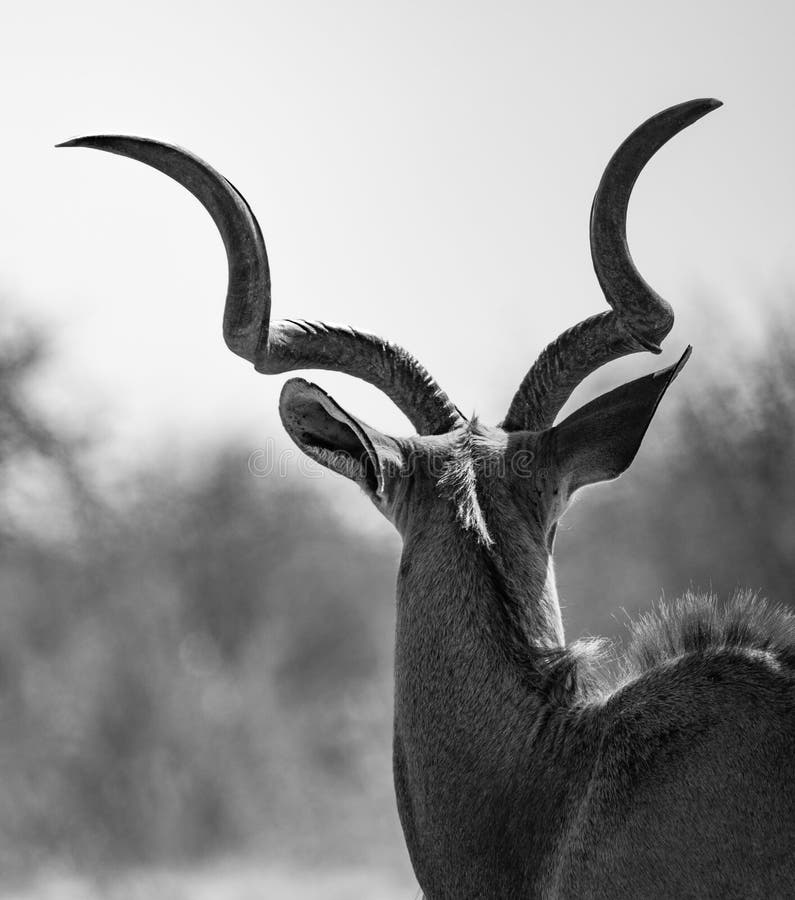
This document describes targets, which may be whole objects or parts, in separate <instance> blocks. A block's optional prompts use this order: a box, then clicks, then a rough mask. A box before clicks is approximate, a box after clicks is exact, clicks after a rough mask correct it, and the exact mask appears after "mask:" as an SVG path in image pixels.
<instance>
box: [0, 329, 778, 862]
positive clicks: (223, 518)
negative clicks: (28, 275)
mask: <svg viewBox="0 0 795 900" xmlns="http://www.w3.org/2000/svg"><path fill="white" fill-rule="evenodd" d="M794 344H795V332H794V331H793V329H792V328H791V327H790V326H789V325H787V324H786V323H783V322H775V323H773V324H772V325H771V327H770V329H769V335H768V338H767V340H766V341H764V342H763V344H762V345H761V346H764V352H762V351H761V350H760V351H759V352H758V353H756V354H753V353H752V354H750V356H749V358H747V359H745V360H742V361H741V362H740V363H739V364H738V366H737V368H736V371H735V375H734V380H732V379H731V378H729V379H727V378H725V377H724V378H721V379H720V380H718V379H716V380H714V381H712V382H711V383H709V384H701V385H699V386H698V390H697V391H696V392H690V393H689V394H688V393H687V392H686V391H678V390H673V391H672V392H671V395H670V397H669V398H667V400H666V404H670V405H671V407H670V412H669V413H667V418H666V423H667V424H666V427H665V428H658V429H657V430H653V431H652V433H650V435H649V437H648V439H647V443H646V445H645V446H644V449H643V452H642V453H641V456H640V458H639V459H638V461H637V462H636V465H635V466H634V467H633V470H632V475H631V476H629V477H626V478H625V479H622V480H621V481H620V482H618V483H617V484H615V485H613V486H611V487H610V488H601V489H593V490H590V491H587V492H584V495H583V497H582V498H581V500H580V502H579V503H577V504H576V505H575V507H574V509H573V510H572V511H571V513H570V514H569V515H568V517H567V519H566V521H565V526H564V527H563V529H562V530H561V533H560V537H559V539H558V548H557V554H558V559H559V561H560V562H559V584H560V589H561V593H562V595H563V597H564V599H565V601H566V608H565V617H566V620H567V624H568V632H569V635H570V636H571V637H574V636H577V635H579V634H582V633H608V634H612V635H616V636H618V635H620V633H621V631H622V630H623V627H622V623H623V619H624V617H625V612H624V611H626V613H629V614H632V613H633V612H634V611H636V610H637V609H639V608H645V607H647V606H648V605H649V604H650V602H652V601H653V600H654V599H655V598H657V597H658V596H659V595H660V592H661V591H663V592H664V593H665V594H667V595H669V596H674V595H676V594H678V593H680V592H682V591H683V590H684V589H686V588H688V587H689V586H691V584H695V585H696V586H698V587H702V588H713V589H714V590H715V591H716V592H718V593H719V594H721V595H723V596H727V595H728V594H730V593H731V591H732V590H733V589H734V588H735V586H737V585H750V586H752V587H754V588H757V589H759V590H760V591H761V592H762V593H764V594H766V595H768V596H770V597H771V598H775V599H776V600H778V601H780V602H785V603H789V602H790V586H791V582H792V576H793V563H792V561H791V560H792V552H791V548H792V544H793V537H794V536H795V518H793V517H795V496H793V494H794V493H795V487H794V485H795V481H793V477H792V474H793V473H792V465H793V460H792V452H791V448H792V445H793V435H794V433H795V403H793V400H794V399H795V397H793V394H794V393H795V354H793V352H792V347H793V345H794ZM43 355H44V353H43V344H42V342H41V341H40V340H39V339H37V338H35V337H33V336H31V335H30V334H28V333H25V332H24V331H16V332H11V333H9V334H6V335H5V337H4V339H3V341H2V343H0V621H2V627H0V717H1V721H2V737H1V738H0V872H2V874H3V876H4V877H5V878H6V879H9V878H14V877H17V876H26V875H29V874H31V873H35V872H36V871H39V870H41V869H42V868H43V867H46V866H48V865H51V864H52V863H53V862H57V863H60V864H63V865H66V866H69V867H74V868H76V869H78V870H85V871H89V872H101V871H106V870H109V869H117V868H118V867H120V866H122V867H124V866H138V865H156V864H175V863H176V864H180V863H186V864H187V863H190V862H191V861H193V860H205V859H207V858H211V857H214V856H216V855H218V856H221V855H225V854H233V855H235V856H240V855H245V854H252V855H257V856H260V855H262V856H266V857H268V858H270V859H287V858H289V859H293V860H296V861H300V862H301V863H304V864H306V863H316V864H319V865H322V864H324V863H326V862H328V861H330V860H333V861H335V863H340V862H343V863H344V862H345V861H350V862H352V863H362V862H365V861H366V862H367V863H368V864H373V863H374V862H376V863H378V864H379V865H383V866H396V867H397V868H398V869H401V870H403V871H405V867H406V860H405V856H404V850H403V844H402V839H401V837H400V833H399V827H398V824H397V817H396V813H395V811H394V802H393V798H392V785H391V767H390V737H391V691H392V687H391V658H392V649H391V648H392V634H393V614H394V613H393V585H394V579H395V574H396V569H397V558H398V552H399V547H398V543H397V540H396V539H395V540H386V539H384V538H383V537H368V536H367V534H366V533H364V534H363V533H362V532H359V531H357V532H356V533H355V534H353V533H352V532H351V529H350V526H348V525H346V524H345V521H344V520H343V519H341V518H340V517H339V516H338V515H337V514H336V513H335V511H334V510H333V509H330V508H327V507H326V506H325V505H324V503H323V501H322V500H321V495H320V492H318V491H316V490H314V488H315V487H316V485H313V484H312V482H311V480H310V481H309V482H308V483H307V482H306V481H303V482H302V481H300V480H298V479H281V478H255V477H253V476H252V474H251V473H250V471H249V469H248V467H247V453H248V450H247V448H240V447H233V448H230V449H227V450H221V451H218V452H214V453H213V454H208V453H205V454H204V455H205V458H207V460H208V461H207V463H206V464H205V465H204V466H203V467H202V468H201V469H200V470H198V471H197V470H195V468H194V469H193V471H192V473H191V474H190V476H186V475H184V474H182V473H181V471H180V467H179V465H177V463H176V462H175V461H174V460H167V459H165V458H164V459H158V460H155V461H154V462H153V463H152V464H151V465H149V466H148V467H146V468H145V469H143V470H139V471H137V472H129V473H127V474H126V475H125V477H124V479H123V481H122V483H120V484H117V485H116V486H115V488H114V490H113V492H112V495H111V493H110V492H109V491H108V490H107V488H106V487H103V486H102V484H101V483H100V482H99V480H98V479H96V478H95V477H93V476H92V475H91V474H90V472H91V467H90V465H89V462H88V461H89V459H90V458H91V454H92V453H94V452H95V451H96V448H95V447H92V446H91V444H90V443H89V442H88V441H87V440H86V439H85V436H84V435H80V434H74V433H65V431H64V429H63V428H59V427H57V426H56V425H55V424H53V423H52V422H50V421H48V420H47V418H46V417H45V416H44V415H43V414H42V413H41V412H37V411H36V409H35V404H34V403H33V402H32V401H31V398H30V394H29V382H30V378H31V377H32V376H34V375H35V373H36V371H37V369H38V367H39V366H40V365H41V362H42V359H43ZM373 515H374V516H375V513H373ZM379 534H380V532H379Z"/></svg>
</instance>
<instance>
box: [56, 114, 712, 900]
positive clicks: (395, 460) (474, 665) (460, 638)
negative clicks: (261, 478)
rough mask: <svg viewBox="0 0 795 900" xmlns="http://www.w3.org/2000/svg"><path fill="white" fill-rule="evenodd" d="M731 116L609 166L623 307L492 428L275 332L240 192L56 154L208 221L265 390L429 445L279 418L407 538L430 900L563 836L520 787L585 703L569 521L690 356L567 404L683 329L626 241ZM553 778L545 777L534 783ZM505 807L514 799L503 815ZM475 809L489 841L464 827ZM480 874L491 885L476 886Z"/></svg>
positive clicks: (624, 453) (609, 256) (334, 350)
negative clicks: (570, 629) (344, 403)
mask: <svg viewBox="0 0 795 900" xmlns="http://www.w3.org/2000/svg"><path fill="white" fill-rule="evenodd" d="M718 106H720V103H719V102H718V101H716V100H709V99H702V100H693V101H690V102H688V103H682V104H680V105H678V106H674V107H671V108H670V109H667V110H665V111H664V112H661V113H659V114H658V115H656V116H654V117H653V118H651V119H649V120H648V121H647V122H645V123H644V124H643V125H641V126H640V127H639V128H638V129H637V130H636V131H634V132H633V133H632V134H631V135H630V136H629V138H627V140H626V141H624V143H623V144H622V145H621V146H620V147H619V149H618V150H617V152H616V153H615V155H614V156H613V157H612V159H611V160H610V162H609V163H608V165H607V168H606V170H605V172H604V175H603V177H602V180H601V183H600V184H599V187H598V190H597V192H596V196H595V199H594V202H593V208H592V212H591V226H590V241H591V255H592V259H593V265H594V268H595V270H596V275H597V278H598V281H599V284H600V286H601V288H602V291H603V293H604V296H605V298H606V300H607V302H608V304H609V306H610V307H611V309H610V310H609V311H605V312H602V313H599V314H597V315H594V316H592V317H591V318H588V319H585V320H584V321H582V322H580V323H579V324H576V325H574V326H573V327H572V328H569V329H568V330H567V331H565V332H564V333H563V334H561V335H560V336H559V337H558V338H557V339H556V340H554V341H553V342H552V343H551V344H549V346H547V347H546V349H545V350H543V351H542V353H541V354H540V355H539V357H538V359H537V360H536V361H535V362H534V363H533V365H532V366H531V367H530V369H529V371H528V372H527V374H526V375H525V377H524V379H523V380H522V382H521V384H520V385H519V388H518V390H517V391H516V394H515V396H514V397H513V400H512V401H511V403H510V406H509V407H508V411H507V414H506V416H505V418H504V420H503V421H502V423H501V424H500V425H497V426H487V425H485V424H483V423H481V422H479V421H477V420H476V419H473V420H469V421H468V420H467V418H466V417H465V416H464V415H463V414H462V413H461V411H460V409H459V408H458V407H457V406H456V405H455V404H454V403H453V402H452V401H451V400H450V398H449V397H448V395H447V394H446V393H445V392H444V391H443V390H442V389H441V387H440V386H439V385H438V384H437V382H436V381H435V380H434V379H433V378H432V377H431V376H430V374H429V373H428V372H427V371H426V369H425V368H423V366H422V365H420V363H419V362H418V361H417V360H416V359H415V358H414V357H413V356H412V355H411V354H409V353H408V352H407V351H406V350H404V349H402V348H401V347H398V346H396V345H395V344H392V343H390V342H388V341H385V340H382V339H381V338H378V337H375V336H374V335H372V334H367V333H365V332H361V331H357V330H355V329H353V328H350V327H341V326H337V325H329V324H325V323H322V322H306V321H302V320H296V319H281V320H279V321H275V322H271V320H270V277H269V270H268V260H267V256H266V252H265V244H264V241H263V237H262V233H261V231H260V228H259V225H258V224H257V220H256V219H255V217H254V214H253V213H252V211H251V209H250V207H249V206H248V204H247V203H246V201H245V200H244V199H243V197H242V196H241V194H240V193H239V192H238V191H237V190H236V189H235V187H234V186H233V185H232V184H231V183H230V182H229V181H227V180H226V179H225V178H224V177H223V176H222V175H220V174H219V173H218V172H216V171H214V170H213V169H212V168H211V167H210V166H209V165H207V164H206V163H204V162H203V161H202V160H200V159H199V158H197V157H196V156H193V155H192V154H191V153H188V152H186V151H184V150H181V149H179V148H177V147H173V146H169V145H167V144H162V143H159V142H156V141H152V140H146V139H143V138H135V137H122V136H94V137H83V138H78V139H75V140H71V141H68V142H67V143H66V144H63V145H61V146H73V147H74V146H79V147H93V148H95V149H100V150H106V151H109V152H111V153H116V154H120V155H122V156H128V157H131V158H133V159H137V160H139V161H141V162H144V163H146V164H147V165H150V166H152V167H154V168H156V169H159V170H160V171H161V172H164V173H165V174H166V175H169V176H170V177H171V178H173V179H175V180H176V181H178V182H179V183H180V184H182V185H183V186H184V187H186V188H187V189H188V190H189V191H190V192H191V193H192V194H193V195H194V196H195V197H196V198H197V199H198V200H199V201H200V202H201V203H202V204H203V205H204V207H205V208H206V209H207V210H208V212H209V213H210V215H211V216H212V217H213V219H214V221H215V223H216V225H217V227H218V229H219V231H220V232H221V236H222V238H223V241H224V245H225V247H226V253H227V257H228V263H229V283H228V292H227V297H226V309H225V313H224V325H223V328H224V337H225V340H226V343H227V345H228V347H229V348H230V349H231V350H232V351H233V352H234V353H236V354H238V355H239V356H242V357H243V358H244V359H246V360H248V361H249V362H251V363H253V365H254V367H255V369H256V370H257V371H258V372H262V373H265V374H278V373H282V372H290V371H294V370H297V369H328V370H333V371H338V372H345V373H347V374H349V375H354V376H356V377H357V378H361V379H364V380H365V381H367V382H369V383H370V384H372V385H374V386H375V387H377V388H379V389H380V390H381V391H383V392H384V393H385V394H386V395H387V396H388V397H390V398H391V399H392V400H393V401H394V403H395V404H397V406H398V407H399V408H400V410H401V411H402V412H403V413H404V414H405V415H406V416H407V417H408V419H409V420H410V422H411V423H412V425H413V426H414V429H415V430H416V434H415V435H412V436H410V437H394V436H391V435H386V434H383V433H382V432H380V431H378V430H377V429H375V428H373V427H371V426H370V425H367V424H366V423H364V422H362V421H361V420H360V419H358V418H356V417H355V416H353V415H352V414H350V413H349V412H347V411H346V410H344V409H343V408H342V407H341V406H340V405H339V404H338V403H337V402H336V401H335V400H334V399H333V398H332V397H330V396H329V395H328V394H327V393H326V392H325V391H324V390H323V389H322V388H320V387H318V386H317V385H315V384H312V383H310V382H308V381H305V380H304V379H302V378H293V379H290V380H289V381H287V383H286V384H285V385H284V388H283V390H282V394H281V399H280V407H279V408H280V413H281V418H282V422H283V423H284V426H285V428H286V429H287V432H288V433H289V435H290V437H291V438H292V440H293V441H294V442H295V443H296V444H297V445H298V447H299V448H300V449H301V450H302V451H303V452H304V453H306V454H307V455H308V456H310V457H311V458H312V459H314V460H316V461H317V462H318V463H320V464H321V465H323V466H326V467H327V468H329V469H331V470H333V471H334V472H337V473H339V474H342V475H344V476H346V477H347V478H349V479H352V480H353V481H355V482H356V483H357V484H358V485H360V487H361V488H362V489H363V490H364V491H365V493H366V494H367V495H368V497H369V498H370V499H371V500H372V502H373V503H374V504H375V506H376V507H377V509H378V510H379V511H380V512H381V513H382V514H383V515H385V516H386V517H387V518H388V519H390V520H391V521H392V522H393V523H394V525H395V526H396V528H397V529H398V531H399V532H400V534H401V535H402V538H403V542H404V549H403V556H402V562H401V567H400V576H399V583H398V611H397V615H398V626H397V649H396V685H397V687H396V701H395V704H396V705H395V747H394V758H395V781H396V788H397V794H398V806H399V809H400V814H401V820H402V823H403V828H404V832H405V834H406V838H407V842H408V845H409V850H410V853H411V856H412V860H413V863H414V866H415V870H416V872H417V874H418V877H419V879H420V882H421V884H422V885H423V888H424V889H425V890H426V892H428V893H429V894H431V895H437V894H438V895H439V896H457V897H463V896H470V895H472V896H486V893H482V892H481V893H478V892H477V890H476V889H474V888H472V885H474V884H476V883H477V884H486V883H487V884H488V885H489V889H488V891H487V893H488V895H489V896H502V895H503V893H504V894H505V895H506V896H509V895H510V896H514V894H513V893H511V891H512V890H514V889H515V888H516V886H517V885H519V884H526V883H527V881H526V879H525V880H522V879H521V878H520V877H519V876H517V878H518V880H508V879H510V878H512V877H513V876H512V875H510V874H509V873H510V870H511V866H510V865H508V864H507V863H506V862H505V860H504V854H503V856H502V857H500V853H499V852H498V848H499V847H503V848H504V846H505V842H506V834H508V833H509V832H511V831H512V830H513V829H514V828H516V829H519V828H521V834H522V841H523V845H524V846H526V847H527V848H528V857H532V856H533V855H534V854H535V855H536V856H537V855H538V854H539V853H541V852H542V850H543V845H544V842H545V841H546V840H548V833H550V832H554V828H552V826H551V825H550V821H552V820H554V811H552V810H548V814H547V815H546V816H545V817H542V818H544V830H542V829H540V828H539V827H538V825H537V824H534V823H536V822H537V819H538V815H537V814H538V812H539V809H540V808H545V807H544V804H550V803H553V799H552V798H555V797H558V794H559V791H558V793H556V789H553V787H549V789H548V790H547V791H546V793H543V796H542V795H541V794H539V793H538V792H537V791H536V792H535V793H533V789H532V787H531V786H528V785H527V782H529V781H533V778H528V777H527V773H528V772H529V771H531V769H532V766H533V763H532V762H530V761H528V758H527V754H528V752H529V751H528V747H529V743H532V742H528V740H527V738H526V735H527V729H528V727H529V726H528V723H530V722H532V721H533V715H535V714H536V713H537V711H538V709H539V703H541V702H542V700H541V699H539V698H540V696H541V694H540V693H539V692H541V693H543V696H544V697H545V698H548V697H549V696H555V697H556V698H557V699H556V700H555V703H557V704H558V706H560V707H566V706H567V705H571V704H573V703H575V700H576V690H577V688H576V685H573V684H572V679H571V678H570V677H569V676H571V674H572V672H573V671H574V669H573V668H572V667H571V666H569V667H568V670H567V671H568V675H567V676H566V677H564V676H563V675H561V674H560V671H561V670H560V668H559V664H560V663H561V661H565V660H571V658H572V656H571V654H568V655H567V654H566V653H565V648H564V638H563V629H562V626H561V619H560V612H559V605H558V601H557V595H556V591H555V585H554V578H553V574H552V568H551V564H550V559H551V553H552V546H553V540H554V535H555V528H556V524H557V522H558V520H559V518H560V516H561V515H562V514H563V512H564V511H565V509H566V506H567V504H568V502H569V500H570V498H571V497H572V495H573V494H574V493H575V492H576V491H577V490H578V489H579V488H581V487H584V486H585V485H589V484H593V483H596V482H600V481H605V480H609V479H613V478H616V477H617V476H619V475H621V473H622V472H624V471H625V470H626V469H627V467H628V466H629V465H630V463H631V462H632V460H633V458H634V457H635V454H636V453H637V450H638V448H639V445H640V443H641V440H642V439H643V436H644V434H645V432H646V430H647V428H648V427H649V424H650V422H651V419H652V417H653V415H654V412H655V410H656V408H657V405H658V404H659V402H660V400H661V398H662V396H663V394H664V393H665V391H666V389H667V388H668V386H669V385H670V384H671V382H672V381H673V379H674V378H675V377H676V375H677V374H678V373H679V371H680V370H681V368H682V366H683V365H684V363H685V361H686V360H687V357H688V355H689V352H690V351H689V348H688V350H687V351H685V353H684V355H683V356H682V357H681V359H680V360H679V361H678V362H677V363H675V364H674V365H671V366H668V367H667V368H664V369H662V370H661V371H658V372H656V373H654V374H650V375H646V376H645V377H642V378H639V379H637V380H635V381H631V382H629V383H627V384H624V385H623V386H621V387H619V388H617V389H616V390H613V391H611V392H609V393H607V394H604V395H603V396H601V397H599V398H598V399H596V400H593V401H592V402H590V403H588V404H587V405H585V406H583V407H582V408H580V409H578V410H577V411H576V412H574V413H572V414H571V415H569V416H568V417H567V418H565V419H564V420H563V421H561V422H559V423H557V424H556V421H555V420H556V417H557V415H558V413H559V412H560V410H561V408H562V407H563V405H564V403H565V402H566V400H567V399H568V397H569V396H570V394H571V393H572V391H573V390H574V389H575V388H576V387H577V385H578V384H580V382H582V381H583V379H585V378H586V377H587V376H588V375H589V374H591V373H592V372H594V371H595V370H596V369H598V368H599V367H600V366H603V365H605V364H606V363H608V362H610V361H612V360H615V359H618V358H619V357H622V356H624V355H626V354H630V353H637V352H640V351H649V352H651V353H660V352H661V350H660V344H661V342H662V341H663V339H664V338H665V337H666V335H667V334H668V333H669V331H670V330H671V327H672V325H673V312H672V310H671V307H670V306H669V305H668V303H667V302H666V301H665V300H663V299H662V298H661V297H659V296H658V295H657V294H656V293H655V291H654V290H653V289H652V288H651V287H650V286H649V285H648V284H647V283H646V282H645V281H644V280H643V278H642V277H641V275H640V274H639V273H638V271H637V269H636V268H635V265H634V264H633V261H632V258H631V256H630V253H629V250H628V247H627V241H626V214H627V205H628V202H629V196H630V192H631V190H632V187H633V185H634V183H635V180H636V178H637V177H638V175H639V173H640V171H641V170H642V168H643V167H644V166H645V164H646V163H647V162H648V161H649V159H650V158H651V157H652V156H653V154H654V153H655V152H656V151H657V150H658V149H659V148H660V147H662V145H663V144H665V143H666V141H668V140H669V139H670V138H671V137H673V136H674V135H675V134H677V133H678V132H679V131H681V130H682V129H683V128H685V127H687V126H688V125H690V124H692V123H693V122H695V121H696V120H698V119H700V118H701V117H702V116H704V115H705V114H706V113H708V112H710V111H711V110H713V109H715V108H716V107H718ZM556 673H557V674H556ZM543 702H547V700H544V701H543ZM519 771H521V772H522V773H523V780H522V781H521V784H519V786H517V784H518V783H517V781H516V778H517V775H516V773H517V772H519ZM540 780H541V774H540V772H537V773H536V776H535V784H536V786H537V784H539V783H540ZM484 785H486V786H487V789H486V788H484ZM561 790H562V789H561ZM486 795H488V796H489V797H493V798H495V802H494V804H490V803H488V802H487V801H486V800H485V799H484V797H485V796H486ZM507 796H510V797H512V798H516V801H517V802H515V803H514V804H512V805H510V810H509V811H506V806H505V802H504V801H505V798H506V797H507ZM558 799H559V798H558ZM554 802H558V801H554ZM560 802H563V801H560ZM473 804H474V805H475V806H476V807H477V809H476V815H477V817H479V821H480V822H481V823H482V822H483V821H484V817H485V821H486V822H487V823H488V824H487V826H486V827H485V828H484V827H483V826H482V824H481V825H480V826H479V827H478V828H477V829H474V826H471V825H470V824H469V823H470V822H471V821H472V817H473ZM531 813H532V815H531ZM498 857H499V858H500V859H501V862H500V863H499V865H498V864H497V863H496V862H495V864H494V866H492V867H491V868H490V867H489V860H497V859H498ZM523 859H524V858H523ZM517 865H519V864H518V863H517ZM529 865H530V864H529V863H527V862H526V861H523V862H522V863H521V866H522V867H524V868H525V869H526V868H527V867H528V866H529ZM484 872H487V873H488V875H487V878H486V881H482V882H477V881H476V878H479V877H481V875H482V873H484ZM478 873H479V874H478ZM478 890H479V889H478Z"/></svg>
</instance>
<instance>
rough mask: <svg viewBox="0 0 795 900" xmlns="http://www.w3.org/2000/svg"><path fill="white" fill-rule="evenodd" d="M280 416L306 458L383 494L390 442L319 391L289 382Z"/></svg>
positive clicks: (305, 383) (300, 380)
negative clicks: (385, 466) (386, 451)
mask: <svg viewBox="0 0 795 900" xmlns="http://www.w3.org/2000/svg"><path fill="white" fill-rule="evenodd" d="M279 413H280V414H281V418H282V422H283V423H284V427H285V429H286V430H287V433H288V434H289V435H290V437H291V438H292V439H293V441H294V442H295V443H296V445H297V446H298V447H299V449H301V450H302V451H303V452H304V453H305V454H306V455H307V456H309V457H311V458H312V459H314V460H315V461H316V462H319V463H320V464H321V465H323V466H325V467H326V468H327V469H331V470H332V471H334V472H337V473H338V474H339V475H344V476H345V477H346V478H350V479H351V481H355V482H356V483H357V484H359V485H361V487H363V488H364V489H365V490H366V491H368V493H371V494H377V493H378V492H380V491H382V490H383V488H384V465H383V463H384V461H385V460H384V457H385V455H386V454H385V448H386V446H387V444H388V443H391V442H390V439H389V438H387V437H385V436H384V435H380V434H379V433H378V432H376V431H375V430H374V429H372V428H370V427H369V426H368V425H365V424H364V422H361V421H359V420H358V419H356V418H355V417H354V416H352V415H350V413H347V412H345V410H344V409H343V408H342V407H341V406H340V405H339V404H338V403H337V402H336V401H335V400H334V399H333V398H332V397H330V396H329V395H328V394H327V393H326V392H325V391H324V390H322V388H319V387H318V386H317V385H316V384H311V383H310V382H308V381H304V379H303V378H291V379H290V380H289V381H288V382H287V383H286V384H285V386H284V389H283V390H282V396H281V399H280V401H279Z"/></svg>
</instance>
